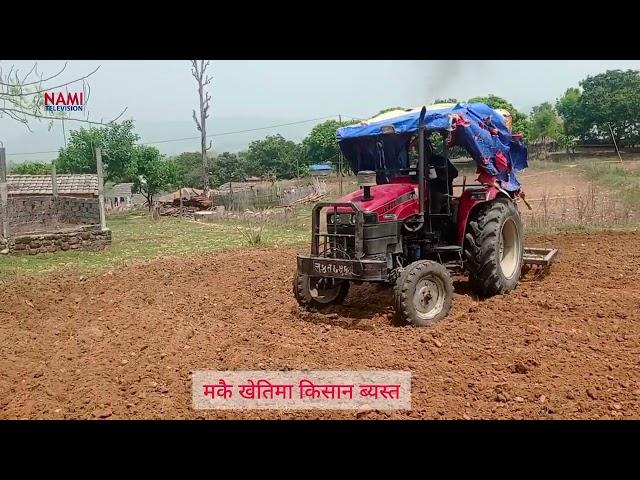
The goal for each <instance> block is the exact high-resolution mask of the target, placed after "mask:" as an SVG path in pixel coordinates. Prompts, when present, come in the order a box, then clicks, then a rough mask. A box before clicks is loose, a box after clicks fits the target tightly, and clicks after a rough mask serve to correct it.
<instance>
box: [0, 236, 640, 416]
mask: <svg viewBox="0 0 640 480" xmlns="http://www.w3.org/2000/svg"><path fill="white" fill-rule="evenodd" d="M528 243H529V244H530V245H534V244H537V245H555V246H557V247H559V248H560V249H561V257H560V258H559V260H558V261H557V263H556V264H555V265H554V266H553V268H552V270H551V271H550V273H549V274H547V275H546V276H544V277H540V278H536V277H535V276H533V275H531V274H528V275H527V276H525V277H524V278H523V280H522V283H521V284H520V285H519V287H518V288H517V289H516V290H515V291H514V292H512V293H511V294H509V295H504V296H498V297H495V298H492V299H489V300H485V301H479V300H477V299H476V298H474V297H473V296H472V295H471V294H470V293H469V292H468V289H467V284H466V281H464V280H462V281H458V282H457V283H456V295H455V299H454V307H453V309H452V311H451V313H450V315H449V317H448V318H447V319H445V320H444V321H442V322H440V323H439V324H438V325H436V326H435V327H433V328H423V329H420V328H410V327H399V326H395V325H394V322H393V321H392V320H391V316H392V313H393V310H392V307H391V306H390V305H391V296H390V292H389V291H388V290H385V289H382V288H378V287H375V286H362V287H354V288H353V289H352V291H351V293H350V294H349V297H348V299H347V302H346V304H345V306H343V307H334V310H333V312H334V313H337V314H338V317H337V318H327V316H325V315H320V314H307V313H303V312H301V311H300V310H299V309H298V307H297V306H296V304H295V301H294V300H293V297H292V295H291V276H292V273H293V270H294V265H295V254H296V252H297V251H301V250H299V249H280V250H252V251H247V252H233V253H227V254H220V253H218V254H209V255H204V256H201V257H197V258H175V259H168V260H160V261H154V262H148V263H143V264H139V265H135V266H130V267H127V268H124V269H120V270H116V271H113V272H108V273H105V274H101V275H98V276H94V277H89V278H84V277H81V276H80V275H79V274H74V273H73V272H67V273H64V274H57V275H53V276H48V277H45V278H30V277H25V278H19V279H13V280H9V281H5V282H4V283H0V292H1V293H0V418H354V417H357V418H425V419H429V418H613V417H619V418H640V250H639V249H638V245H639V244H640V233H638V232H626V233H620V232H610V233H601V234H579V235H575V234H573V235H558V236H553V237H538V238H532V239H530V241H529V242H528ZM285 368H288V369H303V368H309V369H344V370H358V369H396V370H411V372H412V375H413V384H412V401H413V404H412V410H411V411H408V412H390V413H387V412H368V413H364V412H360V413H356V412H325V411H302V412H288V413H287V412H281V411H252V412H243V411H233V412H219V411H205V412H202V411H196V410H194V409H192V404H191V402H192V400H191V381H190V372H191V371H193V370H199V369H212V370H213V369H215V370H224V369H246V370H252V369H273V370H276V369H285Z"/></svg>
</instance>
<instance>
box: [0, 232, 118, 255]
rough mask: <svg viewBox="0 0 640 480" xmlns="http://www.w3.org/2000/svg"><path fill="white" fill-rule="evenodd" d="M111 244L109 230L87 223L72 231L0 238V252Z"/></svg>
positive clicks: (99, 247)
mask: <svg viewBox="0 0 640 480" xmlns="http://www.w3.org/2000/svg"><path fill="white" fill-rule="evenodd" d="M110 244H111V230H109V229H106V230H101V229H100V225H87V226H84V227H80V228H78V229H77V230H73V231H68V230H67V231H61V232H52V233H42V234H31V235H21V236H16V237H11V238H9V239H0V253H2V254H15V255H35V254H37V253H46V252H57V251H66V250H102V249H103V248H105V247H106V246H107V245H110Z"/></svg>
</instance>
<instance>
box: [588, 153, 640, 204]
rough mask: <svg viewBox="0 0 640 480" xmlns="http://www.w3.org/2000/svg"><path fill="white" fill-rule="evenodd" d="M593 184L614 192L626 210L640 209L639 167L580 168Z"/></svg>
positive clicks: (608, 164) (614, 165)
mask: <svg viewBox="0 0 640 480" xmlns="http://www.w3.org/2000/svg"><path fill="white" fill-rule="evenodd" d="M581 168H582V170H583V171H584V173H585V175H586V176H587V177H588V178H589V179H591V180H592V181H593V182H595V183H597V184H599V185H602V186H603V187H605V188H607V189H609V190H612V191H614V192H616V193H617V194H618V195H619V197H620V199H621V200H622V202H623V203H624V204H625V206H627V207H628V208H632V209H638V208H640V165H638V164H637V163H634V164H633V165H626V166H625V165H624V164H622V165H621V164H618V163H600V164H599V163H587V164H585V165H583V166H581Z"/></svg>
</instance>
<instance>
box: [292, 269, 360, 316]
mask: <svg viewBox="0 0 640 480" xmlns="http://www.w3.org/2000/svg"><path fill="white" fill-rule="evenodd" d="M349 286H350V284H349V281H347V280H341V279H338V278H327V277H324V278H318V277H310V276H309V275H304V274H301V273H297V272H296V274H295V275H294V277H293V295H294V296H295V297H296V300H297V301H298V304H299V305H300V306H301V307H304V308H311V307H313V308H317V309H321V308H323V307H326V306H328V305H339V304H341V303H342V302H344V299H345V298H347V295H348V294H349Z"/></svg>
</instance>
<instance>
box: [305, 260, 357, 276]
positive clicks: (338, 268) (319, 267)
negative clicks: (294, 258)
mask: <svg viewBox="0 0 640 480" xmlns="http://www.w3.org/2000/svg"><path fill="white" fill-rule="evenodd" d="M313 271H314V272H318V273H321V274H323V275H351V274H353V269H352V268H351V265H345V264H335V263H324V262H313Z"/></svg>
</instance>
